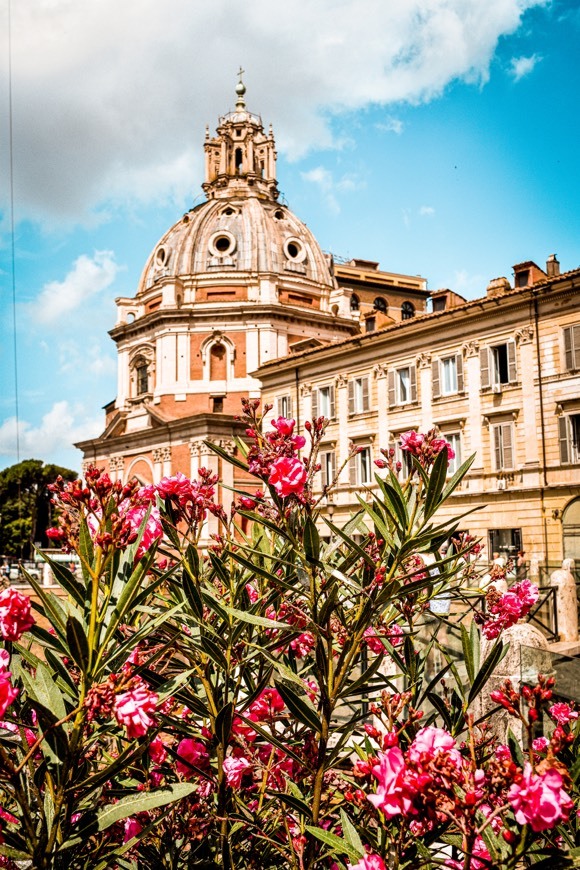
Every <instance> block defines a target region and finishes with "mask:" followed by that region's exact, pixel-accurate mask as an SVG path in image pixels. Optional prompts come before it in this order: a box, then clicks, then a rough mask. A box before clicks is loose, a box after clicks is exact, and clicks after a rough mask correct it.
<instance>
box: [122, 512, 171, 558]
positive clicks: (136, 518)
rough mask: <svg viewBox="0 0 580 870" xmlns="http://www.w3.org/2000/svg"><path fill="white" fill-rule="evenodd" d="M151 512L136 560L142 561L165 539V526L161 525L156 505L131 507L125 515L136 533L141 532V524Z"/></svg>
mask: <svg viewBox="0 0 580 870" xmlns="http://www.w3.org/2000/svg"><path fill="white" fill-rule="evenodd" d="M148 510H150V513H149V516H148V518H147V523H146V524H145V528H144V529H143V537H142V538H141V543H140V544H139V547H138V548H137V552H136V554H135V558H136V559H140V558H141V556H143V555H144V553H146V552H147V551H148V550H149V549H150V548H151V547H152V545H153V544H154V543H155V541H158V540H160V539H161V538H162V537H163V526H162V525H161V515H160V513H159V509H158V508H157V507H155V505H151V508H149V506H148V505H136V506H135V507H130V508H129V509H128V510H127V511H126V512H125V514H124V517H125V519H126V520H128V522H129V523H130V525H131V527H132V528H133V530H134V531H135V532H139V529H140V528H141V523H142V522H143V520H144V519H145V516H146V514H147V511H148Z"/></svg>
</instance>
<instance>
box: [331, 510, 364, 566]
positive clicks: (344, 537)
mask: <svg viewBox="0 0 580 870" xmlns="http://www.w3.org/2000/svg"><path fill="white" fill-rule="evenodd" d="M322 519H323V520H324V522H325V523H326V525H327V526H328V528H329V529H330V530H331V531H332V532H334V534H335V535H338V537H339V538H342V540H343V541H344V542H345V544H346V545H347V547H349V549H351V550H353V552H355V553H356V554H357V556H360V558H361V559H364V561H365V562H366V563H367V565H370V566H371V568H375V567H376V565H375V562H374V560H373V558H372V557H371V556H370V555H369V554H368V553H367V552H366V551H365V550H363V549H362V547H359V545H358V544H357V543H355V541H353V540H352V538H351V537H350V536H349V535H348V534H347V533H346V532H343V530H342V529H339V527H338V526H335V525H334V523H331V522H330V520H329V519H327V518H326V517H322Z"/></svg>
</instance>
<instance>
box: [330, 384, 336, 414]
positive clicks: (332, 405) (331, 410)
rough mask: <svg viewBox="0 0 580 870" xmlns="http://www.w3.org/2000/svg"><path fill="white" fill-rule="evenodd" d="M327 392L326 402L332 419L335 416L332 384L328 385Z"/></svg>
mask: <svg viewBox="0 0 580 870" xmlns="http://www.w3.org/2000/svg"><path fill="white" fill-rule="evenodd" d="M328 393H329V403H328V404H329V405H330V419H331V420H334V418H335V417H336V410H335V404H334V387H333V386H331V387H329V389H328Z"/></svg>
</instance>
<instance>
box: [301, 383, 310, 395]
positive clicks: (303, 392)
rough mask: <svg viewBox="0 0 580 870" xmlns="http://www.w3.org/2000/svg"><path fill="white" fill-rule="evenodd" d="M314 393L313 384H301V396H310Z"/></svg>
mask: <svg viewBox="0 0 580 870" xmlns="http://www.w3.org/2000/svg"><path fill="white" fill-rule="evenodd" d="M311 393H312V384H301V385H300V395H301V396H309V395H310V394H311Z"/></svg>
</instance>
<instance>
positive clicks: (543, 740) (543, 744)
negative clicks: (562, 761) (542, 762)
mask: <svg viewBox="0 0 580 870" xmlns="http://www.w3.org/2000/svg"><path fill="white" fill-rule="evenodd" d="M548 745H549V744H548V738H547V737H543V736H542V737H536V739H535V740H533V741H532V749H533V750H534V752H545V751H546V749H547V748H548Z"/></svg>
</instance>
